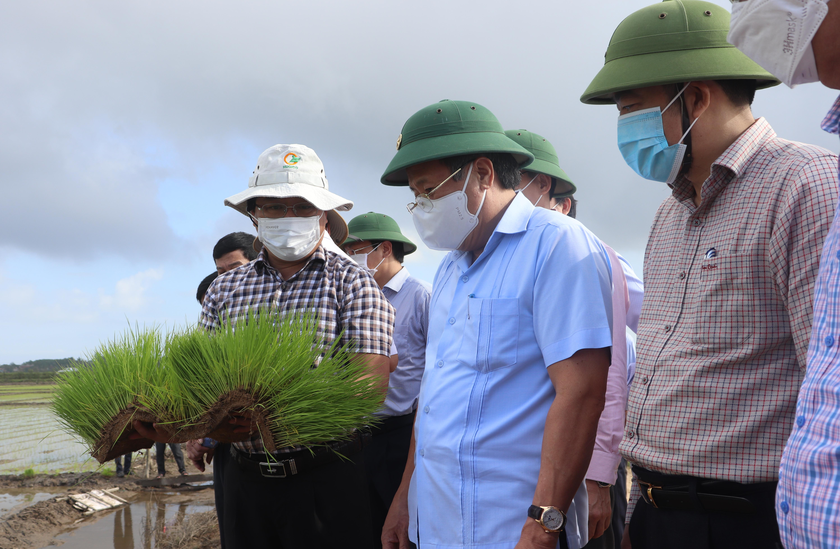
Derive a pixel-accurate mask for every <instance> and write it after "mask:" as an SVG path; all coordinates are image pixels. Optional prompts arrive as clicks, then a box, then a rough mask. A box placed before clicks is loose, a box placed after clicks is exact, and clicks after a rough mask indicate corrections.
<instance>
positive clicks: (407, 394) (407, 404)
mask: <svg viewBox="0 0 840 549" xmlns="http://www.w3.org/2000/svg"><path fill="white" fill-rule="evenodd" d="M431 291H432V287H431V285H430V284H428V283H427V282H423V281H422V280H418V279H416V278H414V277H413V276H411V275H409V274H408V269H406V268H405V267H403V268H402V269H400V270H399V271H398V272H397V274H395V275H394V276H393V277H391V280H389V281H388V282H387V283H386V284H385V286H384V287H383V288H382V292H383V293H384V294H385V297H387V298H388V301H390V302H391V305H392V306H393V307H394V311H395V312H396V322H395V324H394V346H395V347H396V351H397V354H398V355H399V357H400V361H399V363H398V364H397V369H396V370H394V371H393V372H391V375H390V376H389V378H388V396H387V398H385V403H384V404H383V405H382V410H381V412H380V414H381V415H385V416H402V415H405V414H410V413H411V412H413V411H414V405H415V403H416V401H417V393H419V392H420V379H421V378H422V377H423V368H424V367H425V365H426V332H427V331H428V326H429V298H430V295H431Z"/></svg>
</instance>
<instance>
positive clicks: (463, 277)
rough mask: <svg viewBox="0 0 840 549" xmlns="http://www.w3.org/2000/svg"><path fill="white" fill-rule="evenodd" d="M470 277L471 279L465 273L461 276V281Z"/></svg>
mask: <svg viewBox="0 0 840 549" xmlns="http://www.w3.org/2000/svg"><path fill="white" fill-rule="evenodd" d="M469 279H470V277H468V276H467V275H464V276H462V277H461V282H466V281H468V280H469Z"/></svg>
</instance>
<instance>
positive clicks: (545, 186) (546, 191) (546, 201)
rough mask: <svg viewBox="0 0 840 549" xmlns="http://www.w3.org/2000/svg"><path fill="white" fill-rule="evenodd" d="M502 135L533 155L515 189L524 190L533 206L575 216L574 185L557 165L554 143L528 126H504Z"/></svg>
mask: <svg viewBox="0 0 840 549" xmlns="http://www.w3.org/2000/svg"><path fill="white" fill-rule="evenodd" d="M505 135H507V136H508V137H510V138H511V139H513V140H514V141H516V142H517V143H519V144H520V145H521V146H522V147H524V148H525V149H527V150H528V152H530V153H531V154H533V155H534V161H533V162H531V163H530V164H528V167H527V168H525V169H523V170H522V181H523V183H522V184H520V186H519V187H517V189H516V190H517V191H519V192H521V193H524V194H525V196H526V197H528V200H530V201H531V202H532V203H533V204H534V206H535V207H542V208H548V209H549V210H554V211H556V212H559V213H562V214H565V215H570V216H571V217H575V214H574V207H575V202H576V201H575V199H574V194H575V192H576V191H577V187H576V186H575V184H574V183H572V180H571V179H569V176H568V175H566V172H565V171H563V168H561V167H560V160H559V159H558V158H557V151H556V150H555V148H554V145H552V144H551V143H550V142H549V141H548V140H547V139H546V138H545V137H543V136H541V135H538V134H535V133H534V132H529V131H528V130H508V131H506V132H505Z"/></svg>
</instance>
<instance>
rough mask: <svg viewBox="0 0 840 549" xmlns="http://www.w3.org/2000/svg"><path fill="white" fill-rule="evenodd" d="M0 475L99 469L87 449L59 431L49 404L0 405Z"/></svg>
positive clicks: (56, 420)
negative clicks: (28, 471) (0, 438)
mask: <svg viewBox="0 0 840 549" xmlns="http://www.w3.org/2000/svg"><path fill="white" fill-rule="evenodd" d="M0 433H3V444H2V445H0V474H20V473H23V472H24V471H26V470H27V469H32V470H33V472H35V473H53V472H60V471H74V472H78V471H88V470H90V471H92V470H96V469H97V468H99V464H98V463H97V462H96V460H94V459H92V458H91V457H90V455H89V454H88V453H87V448H86V447H85V445H84V444H82V443H80V442H79V441H78V440H76V439H75V438H74V437H73V436H71V435H70V434H68V433H65V432H64V431H62V430H61V427H60V425H59V423H58V419H57V418H56V417H55V416H54V415H53V413H52V411H51V410H50V407H49V406H44V405H36V406H33V405H28V406H27V405H22V406H16V405H14V404H5V405H3V406H0Z"/></svg>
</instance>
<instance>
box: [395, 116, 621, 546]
mask: <svg viewBox="0 0 840 549" xmlns="http://www.w3.org/2000/svg"><path fill="white" fill-rule="evenodd" d="M532 160H533V155H532V154H531V153H530V152H528V151H527V150H526V149H524V148H522V147H521V146H520V145H518V144H517V143H516V142H514V141H513V140H511V139H510V138H509V137H507V136H506V135H505V134H504V131H503V129H502V126H501V124H499V121H498V120H497V119H496V117H495V116H494V115H493V114H492V113H491V112H490V111H489V110H487V109H486V108H485V107H483V106H481V105H478V104H476V103H473V102H470V101H449V100H444V101H441V102H439V103H435V104H433V105H430V106H428V107H426V108H423V109H421V110H420V111H418V112H417V113H415V114H414V115H413V116H411V117H410V118H409V119H408V120H407V121H406V123H405V124H404V125H403V129H402V133H401V134H400V136H399V138H398V139H397V153H396V155H395V156H394V158H393V160H392V161H391V163H390V164H389V166H388V168H387V169H386V170H385V173H384V175H383V176H382V182H383V183H384V184H386V185H400V186H408V187H409V188H410V190H411V191H412V193H413V194H414V199H413V200H412V201H411V202H410V203H409V204H408V210H409V211H410V212H411V214H412V219H413V221H414V225H415V228H416V229H417V231H418V233H419V234H420V237H421V238H422V239H423V241H424V242H425V244H426V245H427V246H429V247H431V248H433V249H437V250H447V251H449V254H447V255H446V257H445V258H444V259H443V261H442V262H441V264H440V266H439V267H438V270H437V273H436V275H435V280H434V284H433V290H432V298H431V305H430V309H429V331H428V334H429V335H428V342H427V345H426V368H425V371H424V373H423V381H422V384H421V387H420V395H419V402H418V407H417V419H416V420H415V425H414V432H413V439H412V451H411V452H410V453H409V457H408V462H407V464H406V469H405V473H404V475H403V481H402V483H401V485H400V488H399V490H398V491H397V494H396V495H395V497H394V501H393V503H392V504H391V509H390V510H389V512H388V517H387V519H386V521H385V527H384V529H383V532H382V542H383V546H385V547H388V548H395V549H396V548H397V547H400V548H402V547H406V546H407V544H408V538H410V539H411V541H413V542H415V543H418V544H419V546H420V547H421V548H422V547H442V546H446V547H453V548H454V547H471V548H475V549H481V548H485V549H490V548H493V549H513V548H514V547H541V548H552V549H553V548H556V547H558V546H559V547H572V548H579V547H581V546H582V545H583V544H584V543H585V542H586V539H587V503H586V488H585V486H584V484H583V478H584V474H585V472H586V468H587V466H588V464H589V459H590V457H591V455H592V448H593V445H594V443H595V430H596V427H597V424H598V418H599V416H600V414H601V410H602V409H603V406H604V394H605V392H606V382H607V372H608V369H609V365H610V348H611V347H613V333H614V330H613V325H612V318H613V314H612V304H611V293H612V288H611V285H612V282H613V281H612V280H611V274H610V256H609V253H608V251H607V250H606V249H605V248H604V247H603V246H602V244H601V243H600V241H598V239H597V238H596V237H595V236H594V235H592V233H591V232H589V231H588V230H587V229H586V228H585V227H583V225H581V224H580V223H578V222H577V221H575V220H574V219H571V218H568V217H565V216H560V215H557V214H556V213H553V212H550V211H548V210H545V209H543V208H534V206H533V204H532V203H531V202H530V201H528V199H527V198H525V196H524V195H521V194H517V193H515V192H514V189H515V188H516V187H517V186H518V185H519V181H520V167H521V166H524V165H526V164H527V163H528V162H530V161H532ZM572 288H573V289H574V290H573V291H570V289H572ZM558 311H567V312H570V314H562V315H561V314H558ZM621 322H622V324H621V330H620V334H621V336H622V338H623V336H624V327H623V319H621ZM571 426H573V428H572V427H571Z"/></svg>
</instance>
